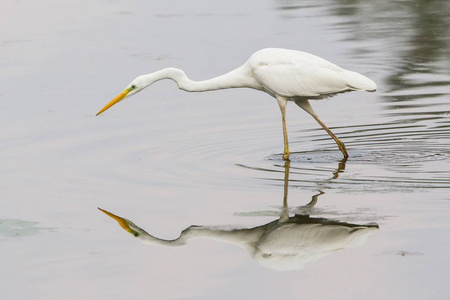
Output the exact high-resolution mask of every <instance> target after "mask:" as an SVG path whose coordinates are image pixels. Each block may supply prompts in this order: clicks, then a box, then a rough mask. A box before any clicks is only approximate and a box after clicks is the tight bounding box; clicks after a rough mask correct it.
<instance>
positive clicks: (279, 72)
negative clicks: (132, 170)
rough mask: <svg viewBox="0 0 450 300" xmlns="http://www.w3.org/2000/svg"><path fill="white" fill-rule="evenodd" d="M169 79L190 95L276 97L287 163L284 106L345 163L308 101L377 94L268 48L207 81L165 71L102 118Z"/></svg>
mask: <svg viewBox="0 0 450 300" xmlns="http://www.w3.org/2000/svg"><path fill="white" fill-rule="evenodd" d="M162 79H171V80H173V81H175V82H176V83H177V85H178V87H179V88H180V89H182V90H185V91H188V92H204V91H212V90H220V89H229V88H252V89H256V90H260V91H264V92H266V93H268V94H270V95H271V96H273V97H275V98H276V99H277V101H278V104H279V106H280V109H281V113H282V122H283V136H284V154H283V159H285V160H289V154H290V152H289V145H288V138H287V130H286V119H285V114H286V105H287V102H288V101H294V102H295V103H296V104H297V105H298V106H299V107H301V108H302V109H304V110H305V111H306V112H308V113H309V114H310V115H311V116H312V117H314V118H315V119H316V121H317V122H318V123H319V124H320V125H321V126H322V127H323V128H324V129H325V130H326V131H327V132H328V134H329V135H330V136H331V137H332V138H333V139H334V140H335V141H336V143H337V145H338V147H339V149H340V150H341V152H342V153H343V155H344V157H345V158H347V157H348V153H347V150H346V148H345V145H344V143H342V142H341V141H340V140H339V139H338V138H337V137H336V136H335V135H334V134H333V133H332V132H331V131H330V129H328V127H326V126H325V124H324V123H322V121H320V119H319V118H318V117H317V115H316V114H315V112H314V110H313V109H312V107H311V105H310V104H309V101H308V100H309V99H321V98H324V97H329V96H332V95H334V94H337V93H342V92H346V91H355V90H356V91H370V92H372V91H375V90H376V88H377V85H376V84H375V82H373V81H372V80H370V79H369V78H367V77H365V76H364V75H361V74H359V73H356V72H352V71H349V70H345V69H342V68H341V67H339V66H337V65H335V64H333V63H331V62H329V61H327V60H325V59H323V58H320V57H318V56H315V55H313V54H309V53H306V52H301V51H295V50H287V49H278V48H267V49H262V50H259V51H257V52H255V53H254V54H253V55H252V56H251V57H250V58H249V59H248V60H247V62H246V63H245V64H244V65H242V66H241V67H239V68H237V69H235V70H233V71H231V72H229V73H227V74H224V75H222V76H218V77H215V78H212V79H209V80H204V81H193V80H191V79H189V78H188V77H187V76H186V74H185V73H184V72H183V71H182V70H180V69H176V68H167V69H163V70H160V71H157V72H154V73H150V74H147V75H142V76H139V77H137V78H136V79H135V80H133V81H132V82H131V83H130V84H129V85H128V86H127V88H126V89H125V90H124V91H123V92H122V93H120V94H119V95H118V96H117V97H115V98H114V99H113V100H111V101H110V102H109V103H108V104H107V105H106V106H105V107H104V108H103V109H102V110H100V112H99V113H98V114H97V115H99V114H101V113H102V112H104V111H105V110H107V109H108V108H110V107H111V106H113V105H114V104H116V103H118V102H119V101H121V100H123V99H124V98H126V97H129V96H132V95H134V94H136V93H138V92H140V91H141V90H143V89H144V88H146V87H148V86H149V85H151V84H153V83H155V82H156V81H159V80H162Z"/></svg>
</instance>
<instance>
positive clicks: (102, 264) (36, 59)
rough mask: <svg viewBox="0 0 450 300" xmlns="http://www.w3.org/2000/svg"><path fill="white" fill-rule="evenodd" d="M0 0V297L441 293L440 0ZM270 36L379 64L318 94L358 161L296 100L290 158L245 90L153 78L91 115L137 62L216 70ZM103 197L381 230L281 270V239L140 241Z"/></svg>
mask: <svg viewBox="0 0 450 300" xmlns="http://www.w3.org/2000/svg"><path fill="white" fill-rule="evenodd" d="M4 2H5V3H4V4H3V9H2V11H1V12H0V25H1V28H2V30H1V31H0V50H1V55H0V66H1V68H0V78H1V80H2V83H3V84H2V89H1V91H0V100H1V101H0V108H1V109H0V120H1V121H0V122H1V124H0V125H1V127H2V131H1V133H0V143H1V149H2V150H1V156H2V170H3V172H1V173H0V176H1V178H0V182H1V183H0V193H1V198H2V199H3V200H2V201H1V203H0V208H1V210H0V240H1V242H2V247H1V250H0V257H1V259H0V261H1V265H2V268H1V269H0V275H1V277H2V278H3V279H4V280H1V281H0V288H1V290H2V298H5V299H80V298H83V299H149V298H152V299H199V298H200V299H211V298H219V299H243V298H252V299H253V298H261V299H269V298H274V297H280V295H283V297H285V298H288V299H290V298H294V297H295V298H298V297H299V296H301V297H307V298H310V299H361V298H363V297H364V298H366V299H393V298H405V297H406V296H407V297H408V298H409V299H435V298H443V296H444V297H445V295H447V294H448V293H449V292H450V289H449V288H448V284H446V281H447V277H448V276H447V274H448V270H449V268H450V265H449V263H448V262H449V261H450V257H449V254H448V253H450V251H449V250H450V243H449V242H448V241H447V240H448V239H447V236H448V234H449V229H450V223H449V221H448V215H449V212H450V205H449V203H450V202H449V200H450V196H449V193H448V191H449V188H450V175H449V171H450V150H449V149H450V117H449V113H450V106H449V94H450V74H449V71H448V70H449V69H450V36H449V35H448V28H449V26H450V15H449V14H448V11H450V7H449V4H448V1H444V0H441V1H439V0H435V1H419V0H418V1H381V2H379V1H377V3H376V4H375V3H372V2H370V1H322V2H320V3H319V4H318V3H317V1H286V0H283V1H281V0H280V1H276V0H270V1H245V2H242V1H226V2H220V3H213V2H210V1H201V0H198V1H189V3H188V2H186V3H185V2H183V1H182V2H180V1H152V2H148V1H135V2H132V3H131V2H123V1H100V2H96V3H92V2H90V1H65V2H64V3H60V2H58V1H53V0H46V1H40V2H39V3H34V2H30V1H25V2H17V1H4ZM264 47H282V48H291V49H298V50H303V51H307V52H311V53H314V54H316V55H319V56H321V57H324V58H326V59H328V60H330V61H332V62H334V63H336V64H338V65H340V66H342V67H344V68H346V69H350V70H355V71H358V72H360V73H362V74H365V75H366V76H368V77H370V78H372V79H373V80H375V81H376V82H377V84H378V87H379V89H378V91H377V92H376V93H359V92H358V93H357V92H355V93H347V94H343V95H338V96H336V97H333V98H331V99H328V100H323V101H314V102H313V103H312V105H313V107H314V109H315V111H316V113H317V114H318V115H319V116H320V118H321V119H322V120H323V121H324V123H325V124H327V125H328V126H329V127H330V128H331V129H332V130H333V131H334V132H335V134H336V135H337V136H338V137H339V138H341V140H342V141H343V142H345V144H346V145H347V148H348V150H349V154H350V158H349V159H348V160H347V161H343V160H342V157H341V153H340V151H339V150H338V149H337V147H336V145H335V143H334V141H333V140H332V139H330V138H329V136H328V135H327V134H326V132H324V131H323V130H322V129H321V128H320V126H319V125H318V124H317V123H316V122H315V121H314V120H313V119H312V118H311V117H309V116H308V115H307V114H305V113H304V112H303V111H301V110H300V109H298V108H297V107H296V106H294V105H288V113H287V122H288V130H289V137H290V147H291V150H292V151H294V153H293V154H292V156H291V159H292V161H291V164H290V168H289V170H288V172H286V170H287V169H286V166H285V163H284V162H283V161H282V160H281V152H282V150H283V149H282V146H283V140H282V131H281V120H280V119H281V118H280V113H279V109H278V107H277V103H276V101H275V100H274V99H272V98H270V97H269V96H268V95H264V94H262V93H260V92H257V91H253V90H244V89H242V90H227V91H218V92H210V93H185V92H183V91H180V90H178V89H176V85H175V84H174V83H172V82H165V81H162V82H158V83H157V84H155V85H154V86H152V87H150V88H149V89H147V90H146V91H143V92H142V93H140V94H139V95H137V96H135V97H133V98H131V99H130V100H127V101H124V102H123V103H120V104H118V105H116V106H115V107H113V108H112V109H110V110H108V111H107V112H106V113H104V114H102V115H101V116H99V117H95V116H94V115H95V113H96V112H97V111H98V110H99V109H100V108H101V107H103V105H104V104H105V103H107V101H109V100H110V99H112V97H114V96H115V95H116V94H117V93H119V92H120V91H122V90H123V88H124V87H125V86H126V85H127V84H128V83H129V82H130V81H131V80H132V79H133V78H135V77H136V76H137V75H140V74H145V73H149V72H152V71H155V70H157V69H160V68H164V67H169V66H174V67H179V68H182V69H184V70H185V71H186V73H187V74H188V76H190V77H191V78H192V79H198V80H200V79H206V78H210V77H213V76H217V75H220V74H222V73H225V72H227V71H229V70H231V69H233V68H235V67H237V66H239V65H240V64H242V63H243V62H244V61H245V60H246V59H247V58H248V57H249V56H250V55H251V53H253V52H254V51H256V50H259V49H261V48H264ZM287 175H288V176H287ZM314 199H316V200H317V202H316V203H314V205H313V206H311V205H309V206H308V203H310V202H311V201H312V200H314ZM98 206H99V207H101V208H104V209H106V210H108V211H111V212H113V213H115V214H117V215H119V216H122V217H125V218H127V219H129V220H132V221H133V222H134V223H135V224H137V225H138V226H139V227H141V228H143V229H144V230H146V231H147V232H148V233H149V234H151V235H152V236H155V237H158V238H161V239H165V240H172V239H176V238H178V236H179V235H180V233H181V232H182V231H183V230H184V229H186V228H189V227H190V226H192V225H195V226H194V227H192V228H197V227H196V226H201V228H207V229H208V230H209V229H211V230H216V231H217V230H219V231H220V233H223V234H225V235H227V236H229V235H230V233H231V232H233V233H236V232H237V233H238V234H240V233H242V232H262V231H261V230H260V229H261V228H263V229H268V230H269V231H264V232H269V233H270V232H276V231H277V230H279V229H280V228H284V227H283V226H284V225H283V224H284V223H283V222H280V220H282V221H283V220H290V223H289V222H285V223H288V224H291V225H289V226H292V227H291V229H292V230H291V231H288V232H289V233H288V234H287V236H288V237H289V236H290V238H287V239H284V238H285V237H286V234H285V233H283V232H282V233H281V234H280V235H274V236H275V240H278V241H279V242H283V241H286V240H287V241H293V240H295V239H296V238H297V237H299V236H301V235H300V233H299V231H296V230H297V229H298V228H304V227H295V226H297V225H298V224H300V223H301V222H300V220H301V221H302V222H303V223H301V224H303V225H304V220H305V218H309V219H312V220H321V222H325V223H326V226H329V225H336V226H340V227H339V228H343V227H345V226H347V225H348V224H351V226H350V227H348V226H347V228H350V229H346V230H347V231H349V232H352V229H351V228H354V227H355V226H367V227H370V226H372V227H373V228H376V227H378V229H376V230H373V232H371V234H370V235H368V236H367V237H366V239H364V240H360V241H359V242H358V243H356V242H355V243H354V244H352V245H353V247H346V246H342V245H341V246H340V248H339V250H337V249H335V248H332V247H331V246H329V245H330V243H322V244H318V243H312V242H311V244H313V245H312V248H308V249H309V250H308V251H310V252H311V253H310V254H311V255H312V256H311V257H313V258H314V259H310V260H307V263H300V264H298V265H299V266H300V267H299V268H295V267H294V266H295V263H290V264H288V265H289V266H291V268H290V269H291V270H289V271H286V270H285V271H280V269H285V268H281V267H278V268H277V267H271V266H277V261H276V260H275V262H274V264H270V266H269V265H267V264H264V263H261V261H264V259H265V258H269V256H267V251H275V250H277V249H283V251H284V252H283V253H284V254H285V255H292V256H294V252H295V251H294V252H292V251H293V250H292V249H291V248H287V247H286V245H285V246H283V247H281V248H275V247H274V248H271V249H272V250H267V249H269V248H264V247H263V246H264V245H267V244H265V243H263V242H262V240H260V241H261V242H260V243H259V245H261V247H260V249H263V248H264V249H265V250H264V251H266V252H264V251H263V252H264V253H265V254H266V255H265V256H264V255H262V256H261V257H262V258H264V259H262V260H261V259H259V260H258V259H255V257H256V256H254V255H253V254H252V253H253V252H249V251H248V250H247V249H248V248H247V249H246V248H245V247H243V246H242V244H240V245H239V243H238V244H236V243H233V242H230V241H224V240H223V239H222V240H221V239H220V238H217V237H216V236H214V235H209V236H203V237H198V238H193V239H190V240H189V243H186V244H185V245H184V246H182V247H175V248H174V247H167V246H164V245H144V244H142V243H139V242H138V240H136V239H134V238H133V236H131V235H129V234H128V233H127V232H125V231H123V230H122V229H121V228H120V227H119V226H118V225H117V223H115V222H114V221H113V220H111V219H109V218H108V217H107V216H105V215H104V214H102V213H101V212H100V211H98V210H97V207H98ZM324 220H325V221H324ZM299 222H300V223H299ZM308 222H310V221H308ZM279 223H280V224H281V225H280V226H278V225H277V224H279ZM270 224H272V225H270ZM316 224H317V223H316ZM320 224H322V225H321V226H325V225H324V224H323V223H320ZM343 224H347V225H345V226H344V225H343ZM275 225H277V226H278V227H277V226H275ZM303 225H302V226H303ZM315 226H319V225H315ZM352 226H353V227H352ZM255 228H260V229H258V230H259V231H258V230H256V231H255V230H253V229H255ZM270 229H272V231H270ZM278 232H279V231H278ZM304 232H305V231H302V234H303V233H304ZM208 233H210V231H208ZM258 234H259V233H258ZM313 235H314V236H315V237H317V236H318V235H320V234H317V233H315V234H313ZM265 236H266V237H268V236H269V235H267V234H266V235H265ZM334 236H339V235H338V234H336V235H334ZM272 237H273V236H272ZM299 240H300V242H301V241H305V240H306V239H304V238H301V239H299ZM325 240H327V241H329V239H325ZM300 242H298V243H300ZM336 243H337V242H336ZM336 243H335V244H334V245H336ZM256 244H257V243H256ZM274 245H277V244H274ZM319 246H320V247H321V248H320V247H319ZM327 247H328V248H327ZM300 248H301V247H300V246H298V247H294V249H297V250H298V249H300ZM318 248H320V249H322V250H323V249H325V248H326V249H328V250H327V251H328V252H327V254H326V255H322V254H320V255H319V254H317V252H314V251H316V250H314V251H313V250H311V249H318ZM286 249H291V250H286ZM301 249H306V248H301ZM277 251H278V250H277ZM289 251H291V252H289ZM305 251H306V250H305ZM312 252H314V253H316V254H315V255H317V257H316V256H314V255H313V254H312ZM274 253H275V252H274ZM277 253H278V252H277ZM286 253H287V254H286ZM320 253H324V252H320ZM316 258H317V259H316ZM278 262H279V263H282V262H281V261H278ZM278 266H279V265H278Z"/></svg>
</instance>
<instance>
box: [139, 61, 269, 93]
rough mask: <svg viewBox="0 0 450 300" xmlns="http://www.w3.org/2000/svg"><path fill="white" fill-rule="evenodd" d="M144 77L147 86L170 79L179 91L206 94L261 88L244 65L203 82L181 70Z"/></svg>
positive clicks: (174, 69) (165, 70) (166, 71)
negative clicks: (243, 88) (208, 92)
mask: <svg viewBox="0 0 450 300" xmlns="http://www.w3.org/2000/svg"><path fill="white" fill-rule="evenodd" d="M144 77H145V78H146V81H147V82H148V85H150V84H152V83H154V82H156V81H159V80H162V79H171V80H173V81H175V82H176V83H177V85H178V88H179V89H181V90H184V91H187V92H206V91H214V90H221V89H231V88H242V87H248V88H254V89H260V88H261V87H260V86H259V84H258V82H257V81H256V80H255V79H254V78H253V76H252V75H251V72H249V70H247V68H246V67H245V65H244V66H242V67H239V68H237V69H235V70H233V71H231V72H229V73H226V74H224V75H221V76H218V77H214V78H211V79H208V80H203V81H194V80H191V79H189V78H188V77H187V76H186V74H185V73H184V71H183V70H180V69H176V68H167V69H162V70H159V71H156V72H154V73H150V74H148V75H144Z"/></svg>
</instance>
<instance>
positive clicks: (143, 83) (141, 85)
mask: <svg viewBox="0 0 450 300" xmlns="http://www.w3.org/2000/svg"><path fill="white" fill-rule="evenodd" d="M149 85H150V83H149V82H148V80H147V79H146V78H145V75H142V76H139V77H137V78H136V79H134V80H133V81H132V82H131V83H130V84H129V85H128V86H127V87H126V89H125V90H123V92H122V93H120V94H119V95H117V96H116V97H115V98H114V99H112V100H111V101H110V102H109V103H108V104H106V105H105V107H103V108H102V109H101V110H100V111H99V112H98V113H97V116H98V115H99V114H101V113H102V112H104V111H105V110H107V109H108V108H110V107H111V106H113V105H114V104H116V103H119V102H120V101H122V100H123V99H125V98H128V97H130V96H133V95H135V94H137V93H139V92H140V91H142V90H143V89H145V88H146V87H148V86H149Z"/></svg>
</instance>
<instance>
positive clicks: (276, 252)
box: [100, 162, 378, 270]
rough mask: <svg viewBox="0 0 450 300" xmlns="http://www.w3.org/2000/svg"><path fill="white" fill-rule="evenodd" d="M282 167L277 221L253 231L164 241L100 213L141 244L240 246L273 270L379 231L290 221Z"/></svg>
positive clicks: (208, 231)
mask: <svg viewBox="0 0 450 300" xmlns="http://www.w3.org/2000/svg"><path fill="white" fill-rule="evenodd" d="M285 167H286V175H285V194H284V196H285V197H284V201H283V212H282V214H281V216H280V218H279V219H278V220H274V221H272V222H270V223H267V224H265V225H261V226H258V227H254V228H248V229H223V228H220V227H210V226H190V227H188V228H186V229H185V230H183V231H182V232H181V234H180V237H179V238H177V239H174V240H164V239H160V238H157V237H154V236H152V235H150V234H149V233H147V232H146V231H145V230H143V229H142V228H140V227H138V226H136V225H135V224H134V223H133V222H131V221H129V220H127V219H124V218H121V217H119V216H116V215H114V214H111V213H110V212H107V211H105V210H103V209H100V210H101V211H103V212H104V213H106V214H107V215H108V216H110V217H112V218H113V219H115V220H116V221H118V222H119V224H120V226H122V227H123V228H124V229H125V230H127V231H128V232H130V233H131V234H133V235H134V236H135V237H136V238H138V239H139V240H140V241H141V242H143V243H146V244H156V245H163V246H172V247H176V246H183V245H185V244H186V243H187V242H188V241H189V240H190V239H192V238H197V237H206V238H211V239H214V240H218V241H222V242H228V243H231V244H235V245H238V246H241V247H242V248H244V249H245V250H246V251H247V252H248V253H249V254H250V255H251V256H252V257H253V258H254V259H255V260H256V261H257V262H258V263H259V264H261V265H263V266H265V267H269V268H271V269H276V270H295V269H300V268H303V267H305V266H306V265H308V264H310V263H312V262H315V261H316V260H318V259H320V258H322V257H324V256H327V255H329V254H331V253H333V252H335V251H337V250H341V249H346V248H350V247H358V246H361V245H362V244H364V243H365V241H366V240H367V238H368V236H369V235H370V234H372V233H373V232H375V231H377V230H378V225H377V224H368V225H357V224H350V223H344V222H338V221H333V220H329V219H325V218H311V217H310V216H309V215H308V214H306V215H297V214H296V215H294V216H293V217H289V214H288V208H287V184H288V174H289V162H287V163H286V165H285ZM320 194H322V192H321V193H320ZM320 194H318V195H315V196H313V199H312V201H311V202H310V203H309V204H308V205H306V206H305V207H304V209H303V211H305V210H306V211H307V210H308V209H310V208H312V207H313V206H314V205H315V204H316V202H317V198H318V196H319V195H320Z"/></svg>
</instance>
